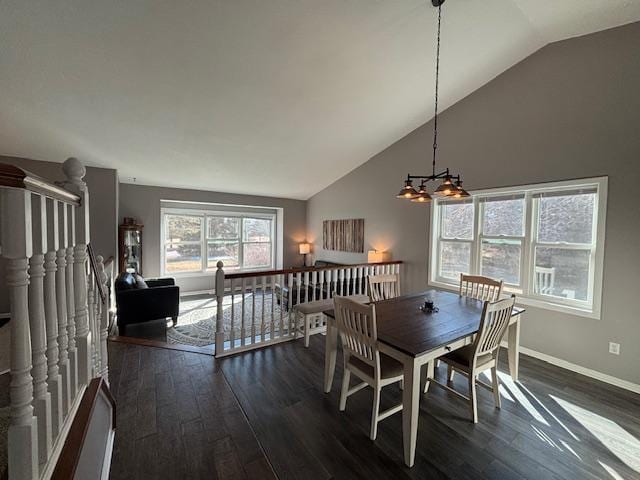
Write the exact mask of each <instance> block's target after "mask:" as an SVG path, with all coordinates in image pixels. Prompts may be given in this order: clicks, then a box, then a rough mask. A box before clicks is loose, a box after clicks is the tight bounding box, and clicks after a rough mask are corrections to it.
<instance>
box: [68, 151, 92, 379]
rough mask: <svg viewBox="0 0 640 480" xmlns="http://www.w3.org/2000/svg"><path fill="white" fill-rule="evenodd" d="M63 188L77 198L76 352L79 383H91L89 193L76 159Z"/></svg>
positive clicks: (75, 270)
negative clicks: (88, 262) (78, 202)
mask: <svg viewBox="0 0 640 480" xmlns="http://www.w3.org/2000/svg"><path fill="white" fill-rule="evenodd" d="M62 170H63V171H64V174H65V176H66V177H67V180H66V182H65V188H66V189H67V190H69V191H70V192H73V193H75V194H76V195H78V196H79V197H80V206H79V207H77V208H76V209H75V210H76V212H75V235H76V238H75V245H74V247H73V304H74V307H75V308H74V311H75V316H74V320H75V334H76V335H75V337H76V338H75V340H76V349H77V367H78V383H79V384H80V385H89V381H90V380H91V359H92V354H91V332H90V330H89V307H88V305H87V273H86V272H87V244H88V243H89V191H88V189H87V184H86V183H85V182H84V180H83V178H84V176H85V175H86V173H87V169H86V168H85V167H84V165H83V164H82V163H81V162H80V161H79V160H78V159H77V158H69V159H67V160H66V161H65V162H64V165H63V167H62Z"/></svg>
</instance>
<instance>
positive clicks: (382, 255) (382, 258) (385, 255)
mask: <svg viewBox="0 0 640 480" xmlns="http://www.w3.org/2000/svg"><path fill="white" fill-rule="evenodd" d="M390 258H391V254H390V253H389V252H380V251H378V250H369V251H368V252H367V263H382V262H387V261H389V259H390Z"/></svg>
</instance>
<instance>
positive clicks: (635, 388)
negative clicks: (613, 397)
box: [500, 341, 640, 394]
mask: <svg viewBox="0 0 640 480" xmlns="http://www.w3.org/2000/svg"><path fill="white" fill-rule="evenodd" d="M500 345H501V346H502V347H505V348H507V343H506V342H504V341H503V342H502V343H501V344H500ZM520 353H523V354H525V355H528V356H530V357H533V358H537V359H538V360H542V361H543V362H547V363H550V364H551V365H555V366H556V367H560V368H564V369H565V370H570V371H572V372H575V373H579V374H581V375H584V376H585V377H589V378H594V379H596V380H600V381H601V382H604V383H608V384H610V385H614V386H616V387H620V388H623V389H625V390H629V391H630V392H634V393H638V394H640V385H638V384H637V383H633V382H629V381H627V380H622V379H621V378H618V377H614V376H612V375H608V374H606V373H602V372H598V371H596V370H592V369H590V368H586V367H583V366H581V365H576V364H575V363H571V362H567V361H566V360H562V359H561V358H556V357H552V356H551V355H547V354H546V353H541V352H536V351H535V350H531V349H529V348H526V347H522V346H521V347H520Z"/></svg>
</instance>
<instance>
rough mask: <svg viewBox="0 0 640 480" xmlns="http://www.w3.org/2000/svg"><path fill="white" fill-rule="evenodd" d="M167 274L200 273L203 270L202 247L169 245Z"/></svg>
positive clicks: (166, 258)
mask: <svg viewBox="0 0 640 480" xmlns="http://www.w3.org/2000/svg"><path fill="white" fill-rule="evenodd" d="M164 258H165V262H166V263H165V269H164V270H165V272H167V273H177V272H199V271H201V270H202V246H201V245H193V244H192V245H181V244H173V245H167V246H166V249H165V257H164Z"/></svg>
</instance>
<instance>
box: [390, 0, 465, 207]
mask: <svg viewBox="0 0 640 480" xmlns="http://www.w3.org/2000/svg"><path fill="white" fill-rule="evenodd" d="M444 1H445V0H431V3H432V4H433V6H434V7H437V8H438V36H437V43H436V92H435V114H434V116H433V162H432V173H431V175H411V174H408V175H407V179H406V180H405V182H404V187H402V189H401V190H400V192H399V193H398V195H396V198H404V199H407V200H411V201H412V202H415V203H428V202H430V201H431V198H432V195H433V196H435V197H448V198H453V199H456V198H464V197H468V196H469V193H468V192H467V191H466V190H465V189H464V188H462V179H461V178H460V175H453V174H452V173H450V172H449V169H448V168H447V169H446V170H444V171H442V172H440V173H436V150H437V149H438V79H439V78H438V77H439V75H440V23H441V20H442V4H443V3H444ZM414 180H419V181H420V185H419V186H418V188H416V187H414V186H413V181H414ZM439 180H442V183H441V184H440V185H439V186H438V188H436V189H435V191H434V192H433V194H429V192H427V182H431V181H433V182H436V181H439Z"/></svg>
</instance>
